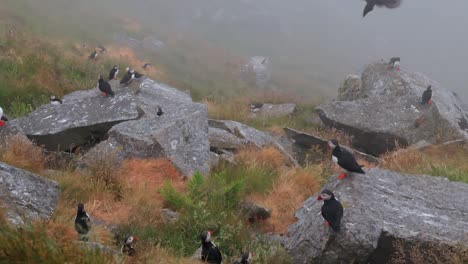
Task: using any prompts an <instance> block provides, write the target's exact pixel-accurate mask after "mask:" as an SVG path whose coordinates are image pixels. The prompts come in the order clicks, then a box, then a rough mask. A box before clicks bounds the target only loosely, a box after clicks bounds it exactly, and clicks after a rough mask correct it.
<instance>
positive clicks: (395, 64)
mask: <svg viewBox="0 0 468 264" xmlns="http://www.w3.org/2000/svg"><path fill="white" fill-rule="evenodd" d="M388 67H390V68H391V69H397V70H398V71H399V70H400V57H393V58H391V59H390V61H389V62H388Z"/></svg>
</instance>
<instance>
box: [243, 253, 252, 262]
mask: <svg viewBox="0 0 468 264" xmlns="http://www.w3.org/2000/svg"><path fill="white" fill-rule="evenodd" d="M252 259H253V254H252V252H250V251H247V252H245V253H244V254H242V260H243V261H247V262H251V261H252Z"/></svg>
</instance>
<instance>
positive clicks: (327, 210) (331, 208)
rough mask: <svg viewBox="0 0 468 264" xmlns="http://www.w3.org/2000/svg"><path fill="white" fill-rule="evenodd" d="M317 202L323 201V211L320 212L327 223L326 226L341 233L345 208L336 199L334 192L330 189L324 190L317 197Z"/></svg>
mask: <svg viewBox="0 0 468 264" xmlns="http://www.w3.org/2000/svg"><path fill="white" fill-rule="evenodd" d="M317 200H318V201H322V200H323V205H322V209H321V210H320V211H321V213H322V217H323V219H325V221H326V224H327V225H328V226H330V227H331V228H332V229H333V231H335V232H338V231H340V223H341V218H342V217H343V206H342V205H341V203H340V202H339V201H338V200H337V199H336V198H335V195H334V194H333V192H332V191H330V190H328V189H324V190H323V191H322V192H321V193H320V195H319V196H318V197H317Z"/></svg>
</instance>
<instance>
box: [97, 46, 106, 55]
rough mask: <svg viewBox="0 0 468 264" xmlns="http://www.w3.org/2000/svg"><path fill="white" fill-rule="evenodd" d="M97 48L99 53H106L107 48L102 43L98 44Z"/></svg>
mask: <svg viewBox="0 0 468 264" xmlns="http://www.w3.org/2000/svg"><path fill="white" fill-rule="evenodd" d="M98 49H99V52H100V53H101V54H104V53H107V49H106V48H105V47H104V46H102V45H99V46H98Z"/></svg>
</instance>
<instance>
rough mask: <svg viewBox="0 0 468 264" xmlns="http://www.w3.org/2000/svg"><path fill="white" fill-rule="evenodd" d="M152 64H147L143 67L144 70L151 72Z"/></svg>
mask: <svg viewBox="0 0 468 264" xmlns="http://www.w3.org/2000/svg"><path fill="white" fill-rule="evenodd" d="M151 66H152V65H151V63H145V65H143V66H142V68H143V69H145V70H149V69H150V68H151Z"/></svg>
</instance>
